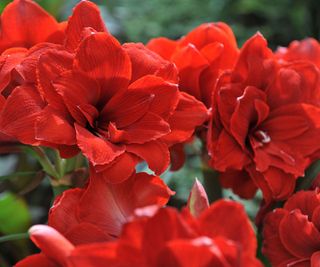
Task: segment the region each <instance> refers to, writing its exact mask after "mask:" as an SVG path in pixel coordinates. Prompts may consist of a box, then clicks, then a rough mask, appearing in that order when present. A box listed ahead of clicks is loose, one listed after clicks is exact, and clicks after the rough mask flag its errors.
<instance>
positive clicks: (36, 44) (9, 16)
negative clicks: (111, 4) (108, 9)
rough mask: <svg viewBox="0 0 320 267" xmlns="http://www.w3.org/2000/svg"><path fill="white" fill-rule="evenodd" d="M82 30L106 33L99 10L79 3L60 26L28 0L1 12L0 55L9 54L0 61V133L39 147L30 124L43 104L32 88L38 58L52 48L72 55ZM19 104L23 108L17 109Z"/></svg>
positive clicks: (17, 2)
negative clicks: (26, 103)
mask: <svg viewBox="0 0 320 267" xmlns="http://www.w3.org/2000/svg"><path fill="white" fill-rule="evenodd" d="M85 27H93V28H94V29H96V30H97V31H106V29H105V27H104V24H103V20H102V19H101V17H100V14H99V10H98V8H97V7H96V6H95V5H94V4H92V3H91V2H88V1H82V2H80V3H79V4H78V5H77V6H76V7H75V9H74V12H73V14H72V16H71V17H70V18H69V20H68V23H62V24H58V23H57V22H56V21H55V20H54V18H53V17H51V16H50V15H49V14H47V13H46V12H45V11H44V10H43V9H42V8H41V7H40V6H38V5H37V4H36V3H34V2H32V1H29V0H16V1H14V2H13V3H11V4H9V5H8V6H7V7H6V8H5V10H4V11H3V14H2V16H1V30H2V35H1V38H0V51H1V52H3V50H4V49H7V50H5V51H4V52H3V53H2V54H1V56H0V92H1V95H0V112H1V111H2V114H0V117H1V118H0V120H1V128H0V129H1V131H3V132H5V133H7V134H8V135H9V136H11V137H15V138H17V139H18V140H19V141H20V142H22V143H27V144H37V142H36V141H35V140H34V127H33V125H34V122H35V118H36V117H37V115H38V113H39V111H40V110H41V109H42V107H43V106H44V105H45V103H44V101H43V99H42V98H41V97H40V96H37V95H38V92H37V89H36V88H35V84H36V83H37V80H38V78H39V77H37V73H36V66H37V62H38V59H39V57H40V56H41V55H42V54H43V53H44V51H48V50H49V51H50V50H51V49H59V50H61V49H67V50H68V51H73V50H74V49H75V48H76V47H77V46H78V45H79V42H80V39H81V38H82V32H83V30H84V28H85ZM62 45H63V46H62ZM15 89H17V90H15ZM20 89H21V90H20ZM11 94H13V96H12V97H10V96H11ZM23 101H27V102H28V103H29V104H28V106H27V107H26V106H24V105H20V103H22V102H23ZM38 143H39V142H38Z"/></svg>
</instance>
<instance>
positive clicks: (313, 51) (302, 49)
mask: <svg viewBox="0 0 320 267" xmlns="http://www.w3.org/2000/svg"><path fill="white" fill-rule="evenodd" d="M276 56H277V57H278V58H280V59H282V60H284V61H289V62H290V61H296V60H303V61H305V60H306V61H309V62H312V63H314V64H315V65H316V66H317V67H318V68H320V44H319V42H318V41H317V40H315V39H313V38H307V39H304V40H302V41H293V42H292V43H290V45H289V47H280V48H278V50H277V52H276Z"/></svg>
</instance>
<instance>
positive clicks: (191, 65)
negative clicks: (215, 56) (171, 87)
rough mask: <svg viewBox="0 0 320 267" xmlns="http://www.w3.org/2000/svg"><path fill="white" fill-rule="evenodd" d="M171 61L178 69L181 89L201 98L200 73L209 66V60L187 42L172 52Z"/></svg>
mask: <svg viewBox="0 0 320 267" xmlns="http://www.w3.org/2000/svg"><path fill="white" fill-rule="evenodd" d="M172 61H173V62H174V63H175V64H176V65H177V67H178V70H179V77H180V83H179V86H180V88H181V90H183V91H185V92H187V93H189V94H190V95H193V96H194V97H195V98H197V99H201V91H200V75H201V73H202V71H203V70H204V69H206V68H207V67H208V66H209V62H208V61H207V60H206V58H204V57H203V56H202V55H201V54H200V52H199V51H198V50H197V49H196V48H195V46H193V45H192V44H189V45H187V46H185V47H184V48H182V49H180V50H179V51H178V52H177V53H175V54H174V56H173V58H172Z"/></svg>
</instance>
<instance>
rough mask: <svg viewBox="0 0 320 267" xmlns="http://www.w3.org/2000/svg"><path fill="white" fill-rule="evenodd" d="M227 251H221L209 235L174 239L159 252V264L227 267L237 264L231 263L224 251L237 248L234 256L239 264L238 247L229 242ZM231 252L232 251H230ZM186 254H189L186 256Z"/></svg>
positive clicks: (191, 266)
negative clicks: (188, 238)
mask: <svg viewBox="0 0 320 267" xmlns="http://www.w3.org/2000/svg"><path fill="white" fill-rule="evenodd" d="M226 245H227V247H225V248H224V249H225V251H221V250H220V248H219V246H218V245H217V244H216V243H215V242H214V240H212V239H210V238H207V237H199V238H195V239H191V240H179V239H178V240H172V241H170V242H168V244H167V245H166V247H165V248H164V249H163V250H162V251H161V253H159V256H158V261H157V264H158V265H157V266H159V267H160V266H166V267H175V266H183V267H208V266H215V267H225V266H237V265H230V263H228V261H227V260H226V258H225V257H224V256H225V255H224V253H227V252H229V253H230V252H231V251H232V249H235V253H233V254H236V255H234V258H237V261H238V262H235V263H234V264H239V259H238V257H237V256H238V255H237V254H238V251H237V247H236V246H235V245H234V244H232V243H231V242H228V244H226ZM230 254H231V253H230ZM186 255H188V256H187V257H186Z"/></svg>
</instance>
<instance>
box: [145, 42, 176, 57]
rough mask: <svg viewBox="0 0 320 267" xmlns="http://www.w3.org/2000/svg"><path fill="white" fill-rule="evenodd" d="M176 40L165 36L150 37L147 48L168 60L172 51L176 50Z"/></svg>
mask: <svg viewBox="0 0 320 267" xmlns="http://www.w3.org/2000/svg"><path fill="white" fill-rule="evenodd" d="M177 45H178V42H176V41H173V40H170V39H168V38H165V37H159V38H154V39H151V40H150V41H149V42H148V44H147V48H148V49H150V50H152V51H154V52H156V53H157V54H158V55H160V56H162V57H163V58H164V59H167V60H170V59H171V56H172V55H173V53H174V51H175V50H176V48H177Z"/></svg>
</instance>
